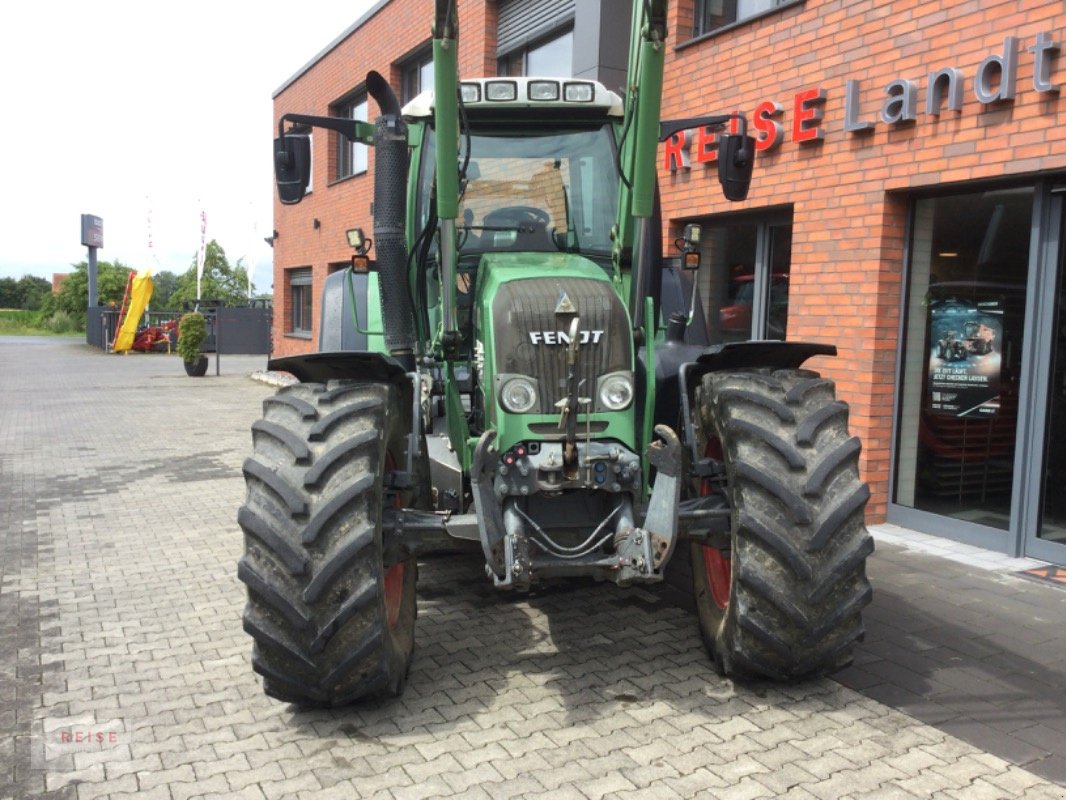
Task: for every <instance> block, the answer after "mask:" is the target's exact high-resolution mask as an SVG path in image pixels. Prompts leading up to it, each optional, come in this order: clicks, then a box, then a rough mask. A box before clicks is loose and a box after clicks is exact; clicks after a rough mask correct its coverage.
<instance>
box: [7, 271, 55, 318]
mask: <svg viewBox="0 0 1066 800" xmlns="http://www.w3.org/2000/svg"><path fill="white" fill-rule="evenodd" d="M51 293H52V284H51V283H49V282H48V281H46V280H45V279H44V278H38V277H37V276H36V275H23V276H22V277H21V278H19V279H18V280H17V281H16V280H15V279H14V278H0V308H21V309H26V310H28V311H37V310H38V309H39V308H40V307H41V304H42V303H43V302H44V300H45V298H46V297H48V296H49V295H50V294H51Z"/></svg>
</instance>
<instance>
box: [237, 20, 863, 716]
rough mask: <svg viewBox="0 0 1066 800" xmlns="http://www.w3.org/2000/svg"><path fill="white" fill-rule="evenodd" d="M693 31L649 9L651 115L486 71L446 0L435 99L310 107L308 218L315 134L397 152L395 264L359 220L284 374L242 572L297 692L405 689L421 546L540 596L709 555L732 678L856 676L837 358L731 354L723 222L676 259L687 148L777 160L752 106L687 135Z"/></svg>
mask: <svg viewBox="0 0 1066 800" xmlns="http://www.w3.org/2000/svg"><path fill="white" fill-rule="evenodd" d="M665 34H666V4H665V2H663V0H652V1H651V2H648V0H634V3H633V33H632V37H631V40H630V51H629V53H630V63H629V75H628V80H627V84H626V85H627V92H626V97H625V98H624V100H623V98H621V97H619V96H618V95H616V94H614V93H613V92H610V91H608V90H607V89H605V88H604V87H603V86H602V85H600V84H597V83H595V82H592V81H585V80H578V79H573V80H571V79H567V80H565V81H562V80H559V79H554V78H535V77H523V78H508V79H506V80H502V79H493V78H483V79H464V80H462V81H460V80H459V77H458V73H457V36H458V19H457V16H456V8H455V2H454V0H436V3H435V16H434V25H433V37H434V40H433V55H434V75H435V77H434V88H433V91H431V92H426V93H424V94H423V95H420V96H419V97H417V98H415V99H414V100H412V101H411V102H410V103H408V105H407V106H405V107H404V108H402V109H401V108H400V106H399V103H398V101H397V99H396V96H395V94H394V92H393V91H392V90H391V88H389V86H388V84H387V83H386V81H385V80H384V79H383V78H382V77H381V76H380V75H378V74H377V73H371V74H370V75H368V76H367V79H366V86H367V91H368V93H369V94H370V96H371V97H373V98H374V100H375V102H376V103H377V105H378V107H379V109H380V116H379V117H378V118H377V119H376V120H375V122H374V123H366V122H361V121H357V120H351V119H340V118H335V117H317V116H312V115H305V114H296V113H289V114H285V115H283V116H282V117H281V120H280V122H279V132H278V139H277V140H276V141H275V149H274V151H275V172H276V178H277V183H278V193H279V197H280V199H281V201H282V202H283V203H285V204H290V203H296V202H300V201H301V200H302V199H303V196H304V193H305V192H306V187H307V186H308V181H309V178H310V148H309V144H308V141H307V135H306V134H303V133H300V132H294V131H293V130H288V131H286V130H285V126H286V124H287V123H293V124H296V125H300V126H311V127H324V128H327V129H330V130H333V131H336V132H337V133H338V134H339V135H341V136H344V137H346V138H347V139H348V140H350V141H353V142H362V143H365V144H368V145H371V146H373V147H374V148H375V153H376V155H375V170H374V209H373V210H374V228H373V247H374V252H375V255H376V259H375V260H374V261H373V262H371V260H370V258H369V255H368V251H369V249H370V242H369V241H368V240H367V239H366V237H365V236H364V235H363V234H362V232H361V231H358V230H353V231H351V232H350V234H352V235H350V237H349V241H350V243H351V244H352V246H353V248H354V249H355V255H354V256H353V259H352V263H353V266H352V268H351V269H346V270H343V271H340V272H335V273H333V274H331V275H330V276H329V277H328V278H327V279H326V281H325V285H324V289H323V292H322V310H321V315H320V319H319V352H317V353H312V354H308V355H301V356H290V357H286V358H280V359H274V360H272V361H271V362H270V367H271V368H272V369H280V370H286V371H288V372H291V373H292V374H293V375H294V376H295V377H296V378H297V379H298V381H299V382H298V383H297V384H295V385H293V386H289V387H286V388H283V389H281V390H280V391H279V392H278V393H277V394H276V395H275V396H274V397H271V398H268V399H267V400H266V401H265V402H264V405H263V418H262V419H261V420H259V421H258V422H256V423H255V424H254V425H253V426H252V434H253V455H252V456H251V457H250V458H249V459H248V460H247V461H246V462H245V465H244V474H245V478H246V484H247V498H246V502H245V504H244V505H243V506H242V507H241V509H240V512H239V514H238V521H239V523H240V525H241V528H242V529H243V531H244V534H245V543H246V548H245V554H244V556H243V557H242V559H241V560H240V564H239V567H238V576H239V577H240V579H241V580H242V581H243V582H244V583H245V584H246V585H247V588H248V604H247V606H246V608H245V614H244V626H245V629H246V630H247V631H248V632H249V633H250V634H251V635H252V637H253V638H254V640H255V648H254V651H253V667H254V669H255V670H256V671H257V672H259V673H260V674H261V675H262V676H263V678H264V686H265V689H266V692H267V693H268V694H269V695H271V696H273V697H277V698H279V699H283V700H287V701H292V702H297V703H300V704H304V705H327V706H328V705H339V704H343V703H347V702H351V701H353V700H357V699H359V698H361V697H365V696H368V695H374V694H379V693H382V692H385V693H393V694H397V693H399V692H400V691H402V689H403V683H404V680H405V678H406V674H407V670H408V667H409V665H410V660H411V653H412V647H413V626H414V619H415V603H416V576H417V559H418V558H419V556H421V555H423V554H425V553H428V552H430V551H434V550H439V549H442V548H455V547H480V550H481V553H482V555H483V556H484V561H485V572H486V575H487V577H488V579H489V580H490V581H491V582H492V583H493V584H494V585H495V586H497V587H498V588H500V589H507V590H519V591H521V590H525V589H528V588H529V587H531V586H533V585H535V584H536V583H538V582H539V581H542V580H545V579H551V578H565V577H569V576H591V577H593V578H596V579H598V580H606V581H612V582H614V583H617V584H619V585H630V584H634V583H651V582H658V581H661V580H663V579H664V576H665V575H666V573H667V570H668V568H669V564H670V562H671V559H672V558H674V556H675V554H676V553H678V552H679V551H680V552H684V553H686V554H687V555H688V556H689V558H690V560H691V566H692V573H693V593H694V600H695V604H696V607H697V611H698V617H699V627H700V630H701V632H702V635H703V637H704V639H705V641H706V643H707V647H708V650H709V652H710V653H711V655H712V657H713V660H714V663H715V665H716V667H717V668H718V670H719V671H720V672H722V673H724V674H730V675H737V676H756V677H769V678H774V679H781V680H791V679H796V678H803V677H808V676H813V675H822V674H825V673H827V672H831V671H833V670H835V669H838V668H840V667H841V666H844V665H845V664H847V663H849V661H850V659H851V657H852V653H853V651H854V648H855V646H856V644H857V642H858V641H859V640H860V639H861V637H862V631H863V629H862V620H861V610H862V608H863V607H864V606H865V605H866V604H867V603H868V602H869V600H870V587H869V583H868V582H867V580H866V576H865V560H866V557H867V555H868V554H869V553H870V552H871V551H872V546H873V545H872V540H871V538H870V536H869V534H868V533H867V532H866V529H865V526H864V522H863V509H864V506H865V503H866V500H867V499H868V497H869V491H868V489H867V488H866V485H865V484H863V483H862V481H861V480H860V478H859V471H858V458H859V452H860V449H861V448H860V444H859V441H858V439H857V438H855V437H853V436H850V435H849V433H848V430H847V414H848V410H847V406H846V405H845V404H844V403H842V402H840V401H839V400H837V399H836V396H835V389H834V386H833V384H832V382H831V381H829V380H826V379H824V378H822V377H821V376H819V375H818V374H817V373H814V372H811V371H809V370H805V369H803V366H802V365H803V364H804V362H805V361H806V360H807V359H809V358H811V357H812V356H829V355H835V352H836V350H835V348H834V347H833V346H832V345H826V344H810V343H798V342H783V341H782V342H778V341H751V342H742V343H736V344H728V345H713V346H712V345H709V344H708V342H707V339H706V332H705V328H704V326H703V325H702V319H703V317H702V310H701V309H700V304H699V302H698V293H697V290H696V280H695V277H694V276H695V272H694V270H696V269H698V267H699V247H698V232H697V231H696V230H694V229H693V230H690V229H686V233H685V235H684V236H683V237H682V239H681V240H680V244H679V248H680V249H681V251H682V255H681V257H680V259H679V263H678V264H677V265H676V266H670V267H669V268H667V267H665V266H664V264H665V263H666V262H665V261H664V258H663V254H662V253H661V237H660V229H661V221H660V219H659V216H660V215H659V209H658V201H657V190H656V180H657V178H656V168H655V161H656V152H657V146H658V143H659V142H660V141H663V140H664V139H666V138H668V137H669V136H672V135H674V134H675V133H677V132H678V131H681V130H685V129H689V128H694V127H705V128H712V129H719V130H721V129H723V128H724V127H725V126H726V125H727V124H730V123H735V125H736V129H737V133H736V134H728V133H722V134H721V135H720V137H719V143H718V147H719V158H718V163H719V180H720V182H721V184H722V188H723V192H724V194H725V195H726V196H727V197H728V198H730V199H734V200H735V199H742V198H744V197H746V195H747V191H748V185H749V183H750V180H751V174H752V165H753V163H754V153H755V146H754V140H753V139H752V138H751V137H749V136H747V135H746V121H745V120H744V119H743V117H742V116H739V115H733V114H725V115H716V116H707V117H696V118H692V119H686V120H673V121H663V120H660V118H659V104H660V96H661V92H662V71H663V55H664V47H665V43H664V40H665ZM460 111H462V113H460ZM712 313H717V311H716V310H713V309H712Z"/></svg>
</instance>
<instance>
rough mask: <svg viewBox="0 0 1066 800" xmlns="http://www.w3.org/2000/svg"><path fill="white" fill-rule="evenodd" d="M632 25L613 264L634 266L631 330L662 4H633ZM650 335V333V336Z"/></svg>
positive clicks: (644, 253) (654, 121) (653, 146)
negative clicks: (627, 262) (628, 263)
mask: <svg viewBox="0 0 1066 800" xmlns="http://www.w3.org/2000/svg"><path fill="white" fill-rule="evenodd" d="M632 19H633V25H632V28H631V33H630V39H629V65H628V67H627V71H626V96H625V115H624V118H623V122H622V141H621V142H620V145H619V149H620V156H619V160H620V167H621V173H622V181H621V185H620V187H619V202H618V225H617V231H618V234H617V236H616V238H615V245H614V253H613V257H614V265H615V270H616V274H620V271H621V269H622V267H623V266H624V264H625V261H626V260H627V253H628V254H631V255H630V256H629V261H630V264H631V266H632V275H631V283H630V293H629V311H630V315H631V319H632V321H633V327H634V329H638V328H640V327H641V319H642V315H643V313H644V309H643V305H644V303H643V298H644V296H645V295H646V293H647V282H648V274H649V271H650V270H651V261H652V258H653V254H652V252H651V249H650V247H649V245H650V241H649V238H650V236H651V234H652V225H653V224H655V220H653V219H652V214H653V211H654V206H655V180H656V177H655V176H656V169H655V166H656V152H657V150H658V146H659V105H660V103H661V101H662V94H663V60H664V52H665V42H666V0H650V2H648V1H647V0H633V15H632ZM648 333H649V334H650V333H651V332H648Z"/></svg>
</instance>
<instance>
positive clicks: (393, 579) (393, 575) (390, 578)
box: [385, 452, 404, 628]
mask: <svg viewBox="0 0 1066 800" xmlns="http://www.w3.org/2000/svg"><path fill="white" fill-rule="evenodd" d="M385 471H386V472H395V471H396V457H395V456H393V454H392V453H390V452H386V453H385ZM393 506H394V507H395V508H403V499H402V498H401V497H400V496H399V495H396V499H395V501H394V502H393ZM403 577H404V566H403V562H402V561H400V562H398V563H396V564H393V565H392V566H391V567H389V568H388V569H387V570H385V621H386V622H387V623H388V626H389V628H395V627H396V626H397V624H399V622H400V607H401V606H402V605H403V583H404V581H403Z"/></svg>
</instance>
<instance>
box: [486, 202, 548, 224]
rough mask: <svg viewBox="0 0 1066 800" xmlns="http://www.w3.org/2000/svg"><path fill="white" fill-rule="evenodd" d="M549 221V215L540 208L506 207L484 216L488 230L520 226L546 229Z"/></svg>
mask: <svg viewBox="0 0 1066 800" xmlns="http://www.w3.org/2000/svg"><path fill="white" fill-rule="evenodd" d="M550 220H551V215H549V214H548V212H547V211H545V210H544V209H542V208H535V207H533V206H507V207H505V208H497V209H496V210H495V211H490V212H489V213H488V214H486V215H485V226H486V227H489V228H496V227H500V228H504V227H507V228H518V227H521V226H522V225H532V226H533V227H534V229H535V228H538V227H540V228H546V227H548V222H549V221H550Z"/></svg>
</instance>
